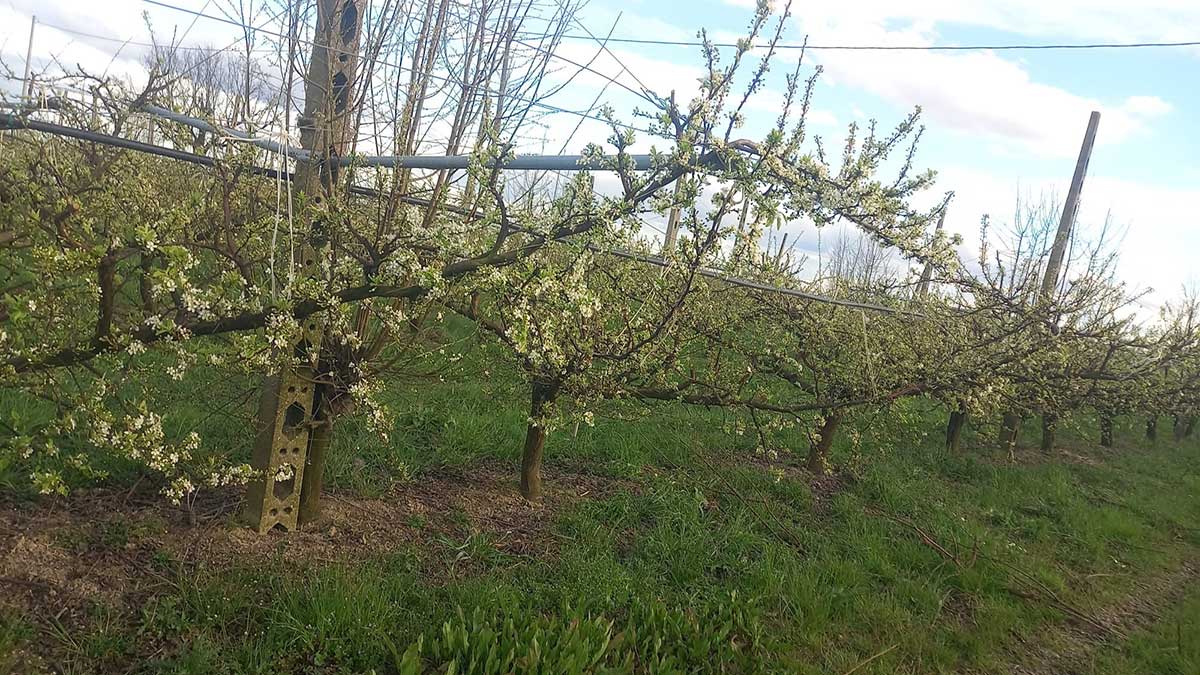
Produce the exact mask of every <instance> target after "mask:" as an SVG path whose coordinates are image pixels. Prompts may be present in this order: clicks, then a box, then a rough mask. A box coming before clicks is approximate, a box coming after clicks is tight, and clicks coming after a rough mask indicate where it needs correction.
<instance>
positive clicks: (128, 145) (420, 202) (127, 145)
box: [0, 113, 926, 318]
mask: <svg viewBox="0 0 1200 675" xmlns="http://www.w3.org/2000/svg"><path fill="white" fill-rule="evenodd" d="M205 124H207V123H205ZM209 126H211V125H209ZM0 129H28V130H30V131H38V132H41V133H45V134H51V135H54V136H65V137H68V138H75V139H78V140H81V141H88V142H91V143H98V144H101V145H108V146H112V147H116V148H122V149H125V150H133V151H135V152H143V153H146V154H150V155H157V156H159V157H166V158H167V159H174V160H178V161H182V162H188V163H191V164H199V165H201V166H207V167H210V168H212V167H215V166H216V165H217V160H215V159H213V158H212V157H205V156H204V155H198V154H195V153H192V152H187V151H185V150H176V149H175V148H166V147H163V146H161V145H153V144H150V143H143V142H142V141H135V140H132V139H129V138H121V137H119V136H112V135H109V134H103V133H100V132H97V131H89V130H87V129H77V128H75V127H69V126H65V125H62V124H54V123H52V122H42V121H39V120H31V119H28V118H24V117H21V116H19V115H13V114H8V113H0ZM212 129H217V127H212ZM218 132H219V130H218ZM448 159H453V158H448ZM505 168H510V167H507V166H506V167H505ZM575 168H580V167H575ZM247 170H248V171H250V173H253V174H256V175H260V176H267V177H270V178H280V177H282V178H286V179H289V180H290V179H291V174H290V173H289V172H287V171H279V170H276V169H270V168H267V167H261V166H253V165H251V166H249V167H247ZM350 192H351V193H352V194H355V195H357V196H361V197H378V196H381V194H382V193H380V192H379V191H378V190H374V189H371V188H367V187H361V186H353V185H352V186H350ZM400 200H401V201H403V202H405V203H407V204H413V205H415V206H429V205H430V202H429V200H427V199H421V198H419V197H408V196H403V195H402V196H401V197H400ZM547 241H558V242H560V243H561V242H563V241H565V240H561V239H550V240H547ZM585 248H587V249H588V250H590V251H593V252H596V253H601V254H604V255H611V256H615V257H618V258H625V259H627V260H633V261H635V262H640V263H643V264H647V265H656V266H659V267H669V266H670V265H671V263H670V261H668V260H666V259H664V258H660V257H657V256H650V255H644V254H641V253H635V252H633V251H628V250H625V249H620V248H612V249H606V248H600V247H599V246H596V245H595V244H586V245H585ZM697 272H698V273H699V274H700V275H701V276H704V277H707V278H710V279H716V280H718V281H723V282H725V283H727V284H730V285H733V286H739V287H742V288H749V289H753V290H759V291H764V292H767V293H775V294H778V295H784V296H788V297H793V298H799V299H802V300H808V301H812V302H821V303H825V304H829V305H838V306H841V307H850V308H854V309H861V310H867V311H872V312H879V313H884V314H902V315H906V316H915V317H922V318H924V317H925V316H926V315H924V314H921V313H919V312H913V311H909V310H903V309H897V308H895V307H886V306H884V305H876V304H872V303H869V302H856V301H854V300H839V299H837V298H830V297H827V296H824V295H818V294H816V293H808V292H805V291H801V290H797V289H794V288H786V287H782V286H772V285H770V284H764V283H761V282H758V281H754V280H752V279H745V278H743V277H735V276H732V275H729V274H725V273H724V272H721V271H720V270H715V269H713V268H711V267H701V268H699V269H698V270H697Z"/></svg>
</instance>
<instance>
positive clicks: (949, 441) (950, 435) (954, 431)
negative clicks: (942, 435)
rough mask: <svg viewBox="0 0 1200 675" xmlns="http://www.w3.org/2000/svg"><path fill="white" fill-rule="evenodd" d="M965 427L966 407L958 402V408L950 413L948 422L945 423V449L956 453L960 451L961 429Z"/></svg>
mask: <svg viewBox="0 0 1200 675" xmlns="http://www.w3.org/2000/svg"><path fill="white" fill-rule="evenodd" d="M965 426H967V407H966V406H965V405H963V403H962V402H959V404H958V407H957V408H955V409H954V410H951V411H950V420H949V421H948V422H947V423H946V449H947V450H949V451H950V452H954V453H957V452H959V451H960V449H961V448H960V443H961V441H962V431H963V427H965Z"/></svg>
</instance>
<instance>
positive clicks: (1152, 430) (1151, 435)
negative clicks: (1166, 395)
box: [1146, 417, 1158, 443]
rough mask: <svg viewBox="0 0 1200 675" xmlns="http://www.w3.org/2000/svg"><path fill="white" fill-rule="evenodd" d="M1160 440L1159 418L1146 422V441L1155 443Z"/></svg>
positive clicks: (1152, 418)
mask: <svg viewBox="0 0 1200 675" xmlns="http://www.w3.org/2000/svg"><path fill="white" fill-rule="evenodd" d="M1157 439H1158V417H1151V418H1150V419H1148V420H1146V440H1148V441H1150V442H1151V443H1153V442H1154V441H1155V440H1157Z"/></svg>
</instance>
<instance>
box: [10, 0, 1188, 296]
mask: <svg viewBox="0 0 1200 675" xmlns="http://www.w3.org/2000/svg"><path fill="white" fill-rule="evenodd" d="M227 2H228V0H224V3H227ZM224 3H223V0H171V4H175V5H178V6H182V7H187V8H190V9H194V10H201V9H203V10H205V11H206V12H208V13H211V14H218V13H219V11H218V10H219V7H220V5H222V4H224ZM775 4H776V5H781V4H782V3H781V2H779V0H776V2H775ZM752 5H753V2H752V0H689V1H687V2H675V1H672V0H606V1H605V2H599V1H598V0H593V2H592V3H591V4H589V5H588V6H586V7H585V8H584V10H583V12H582V14H581V15H580V23H581V24H582V26H581V27H580V28H579V30H573V31H572V32H573V33H575V34H580V33H582V32H583V30H584V28H586V30H587V31H590V32H592V33H596V34H607V33H609V32H610V31H611V33H612V35H613V36H614V37H625V38H638V39H654V40H679V41H695V39H696V34H697V31H698V30H700V29H702V28H703V29H706V30H707V31H708V32H709V34H710V35H711V36H712V37H713V38H714V39H717V40H722V41H723V40H732V39H734V38H736V37H737V36H738V35H739V34H740V33H741V31H743V30H744V27H745V26H746V25H747V23H748V21H749V20H750V17H751V15H752V12H753V7H752ZM35 13H36V14H37V15H38V19H39V26H38V27H37V29H36V32H35V34H34V43H33V44H34V48H33V54H34V58H33V65H34V69H35V70H37V69H39V68H42V67H45V65H46V64H47V63H48V62H49V61H50V60H51V58H52V57H53V58H56V59H57V60H58V61H60V62H62V63H67V64H75V63H78V64H81V65H83V66H85V67H87V68H88V69H90V70H93V71H108V72H109V73H110V74H113V75H118V76H124V77H133V78H136V77H137V76H138V74H139V72H142V69H141V67H140V66H139V65H138V64H139V61H140V57H141V53H140V52H139V50H138V49H137V48H136V47H131V46H128V45H127V46H124V47H122V45H121V44H120V43H119V42H117V41H116V39H131V40H134V41H144V40H147V39H148V37H149V35H150V31H151V30H153V32H154V33H155V34H156V35H158V36H160V37H165V36H170V35H172V34H175V35H184V34H186V38H185V39H184V40H183V42H184V44H197V45H212V46H225V45H228V44H230V43H232V42H234V41H235V40H237V39H238V37H239V36H238V31H237V29H236V28H234V27H232V26H228V25H224V24H221V23H218V22H215V21H211V20H208V19H203V18H201V19H194V17H193V16H191V15H188V14H185V13H182V12H177V11H172V10H170V9H166V8H162V7H158V6H154V5H151V4H148V3H145V2H143V1H142V0H104V1H103V2H100V1H90V2H82V1H80V0H0V59H2V61H3V63H4V65H5V67H7V68H8V69H9V70H10V71H13V73H15V75H16V76H17V77H19V76H20V75H21V72H20V71H21V70H22V69H23V67H24V59H25V48H26V44H27V40H28V37H29V25H30V16H31V15H32V14H35ZM792 15H793V16H792V18H791V19H789V20H788V22H787V23H786V25H785V33H784V41H785V42H788V43H799V42H801V41H802V40H803V39H804V38H805V36H807V39H808V43H809V44H811V45H925V46H928V45H980V44H982V45H997V44H1051V43H1109V42H1119V43H1129V42H1178V41H1195V40H1200V0H1140V2H1136V3H1135V2H1131V1H1130V0H1049V1H1048V0H907V1H906V2H894V1H893V0H837V1H832V2H831V1H816V0H809V1H806V2H800V1H797V2H795V3H794V7H793V9H792ZM147 24H149V26H152V28H150V27H148V25H147ZM63 29H65V30H63ZM68 31H73V32H68ZM80 33H87V34H89V35H81V34H80ZM103 38H110V39H103ZM596 52H597V49H596V45H595V44H594V43H592V42H589V41H586V40H567V41H565V42H564V44H563V45H562V47H561V48H560V54H561V55H562V56H565V57H569V58H571V59H573V60H575V61H581V62H582V61H591V60H592V59H593V58H594V57H596ZM797 55H798V54H797V52H794V51H793V52H786V53H784V54H783V55H782V57H781V59H780V61H779V62H778V64H777V65H776V66H775V67H774V68H773V70H772V73H771V76H770V78H769V81H768V86H767V89H766V90H765V91H763V92H761V93H760V94H759V95H758V96H756V98H755V99H754V100H752V103H751V104H750V106H749V109H748V123H747V129H746V135H747V137H753V136H754V133H755V131H756V130H757V129H761V128H765V125H768V124H769V123H770V121H772V120H773V119H774V117H775V115H777V114H778V110H779V106H780V103H781V101H782V94H781V92H782V79H783V73H784V72H785V71H790V70H791V69H792V67H793V66H794V59H795V57H796V56H797ZM818 64H819V65H820V66H821V67H822V68H823V70H824V72H823V74H822V76H821V78H820V79H819V81H818V85H817V87H816V90H815V96H814V102H813V109H812V111H811V113H810V117H809V124H810V128H811V129H812V131H813V133H816V134H819V135H820V136H821V137H822V139H823V140H824V142H825V143H826V145H827V147H831V148H836V147H840V145H841V143H842V140H843V138H844V136H845V133H846V128H847V125H849V124H850V123H851V122H858V123H859V124H865V123H866V122H867V121H868V120H872V119H874V120H877V121H878V123H879V125H880V127H881V128H884V129H886V128H890V127H892V126H894V125H895V124H897V123H898V122H900V121H901V120H903V119H904V117H905V116H906V115H907V114H908V113H910V112H911V111H912V110H913V109H914V107H916V106H920V108H921V110H922V122H923V124H924V125H925V133H924V136H923V137H922V143H921V148H920V150H919V152H918V155H917V165H918V166H919V167H921V168H931V169H934V170H935V171H936V172H937V174H938V179H937V184H936V187H935V188H934V189H933V190H932V191H931V192H930V193H929V194H927V195H924V196H923V197H922V198H921V199H922V200H923V205H932V204H933V203H936V202H937V201H938V200H940V199H941V198H942V196H943V195H944V194H945V193H946V192H953V193H954V198H953V201H952V202H951V205H950V208H949V210H948V212H947V217H946V226H947V228H948V229H949V230H950V231H952V232H955V233H959V234H961V235H963V237H964V240H965V243H964V245H963V248H962V255H963V256H964V257H969V256H972V255H973V254H974V253H973V252H974V251H975V250H976V249H977V237H978V231H979V222H980V219H981V217H982V216H984V215H985V214H988V215H990V217H991V219H992V221H993V223H995V224H997V225H1003V224H1004V223H1007V222H1009V221H1011V220H1012V212H1013V207H1014V203H1015V201H1016V199H1017V197H1018V195H1024V196H1025V198H1026V199H1033V200H1036V199H1040V198H1041V197H1042V196H1054V195H1056V196H1058V197H1059V198H1061V197H1063V196H1065V194H1066V192H1067V186H1068V184H1069V182H1070V179H1071V173H1072V171H1073V169H1074V166H1075V158H1076V155H1077V153H1078V151H1079V146H1080V143H1081V141H1082V137H1083V133H1084V129H1085V127H1086V124H1087V119H1088V115H1089V113H1090V111H1092V110H1098V111H1100V112H1101V115H1102V117H1101V121H1100V128H1099V133H1098V136H1097V141H1096V146H1095V149H1094V152H1093V155H1092V159H1091V163H1090V167H1089V173H1088V176H1087V180H1086V183H1085V186H1084V190H1083V201H1082V205H1081V208H1080V212H1079V221H1078V227H1079V228H1080V232H1081V234H1082V235H1083V236H1085V237H1087V236H1089V233H1091V234H1092V235H1094V234H1095V233H1097V232H1098V231H1099V228H1100V227H1101V226H1102V225H1103V223H1104V222H1105V220H1106V218H1109V219H1110V222H1111V223H1112V225H1113V226H1115V228H1116V231H1117V232H1118V233H1120V235H1121V236H1122V239H1121V240H1120V245H1121V266H1120V274H1121V277H1122V278H1123V279H1124V280H1126V281H1127V282H1128V283H1129V285H1130V286H1131V287H1132V288H1134V289H1151V292H1150V293H1149V294H1148V295H1147V296H1146V298H1145V300H1144V301H1143V303H1142V305H1143V308H1144V309H1146V310H1148V311H1152V310H1153V309H1154V308H1155V307H1156V306H1157V305H1158V304H1159V303H1162V302H1164V301H1167V300H1169V299H1171V298H1173V297H1177V296H1178V295H1179V293H1180V291H1181V288H1182V287H1183V285H1185V284H1188V285H1191V284H1196V285H1200V271H1196V270H1195V268H1194V265H1193V260H1194V259H1195V257H1196V253H1197V252H1200V208H1198V207H1197V205H1198V204H1200V162H1197V160H1196V157H1197V156H1198V155H1200V124H1197V120H1198V119H1200V48H1197V47H1177V48H1146V49H1087V50H1044V51H995V50H977V51H976V50H972V51H952V52H948V51H914V52H895V51H892V52H884V51H853V52H851V51H809V52H807V53H806V55H805V61H804V70H803V73H804V74H805V75H808V74H809V73H811V72H812V70H811V69H812V67H814V66H816V65H818ZM701 65H702V60H701V55H700V52H699V49H698V48H696V47H687V46H665V45H641V44H638V45H633V44H621V45H617V46H613V47H612V49H611V55H609V54H601V55H600V56H599V58H595V60H594V61H592V67H593V68H594V69H595V70H598V71H601V72H603V73H605V74H607V75H608V76H610V77H614V78H616V79H618V80H619V81H620V82H622V83H625V84H627V85H629V86H631V87H634V88H637V86H646V87H648V88H650V89H652V90H655V91H656V92H658V93H660V94H664V95H665V94H667V93H669V92H670V91H672V90H675V91H676V93H677V96H678V97H679V98H686V97H687V95H688V92H690V91H695V89H696V78H697V77H699V75H700V73H701ZM569 74H570V73H569V72H568V70H567V68H566V66H563V68H562V69H561V70H559V71H558V72H557V73H555V74H554V75H552V76H551V77H566V76H567V75H569ZM604 84H605V82H604V80H603V79H602V78H600V77H597V76H595V75H591V74H588V73H584V74H582V75H580V76H578V77H575V78H574V79H573V80H572V81H571V84H570V85H569V86H567V87H566V88H564V90H563V91H562V92H561V93H560V94H559V95H557V96H556V98H555V99H553V102H554V103H555V104H556V105H560V106H562V107H564V108H570V109H574V110H582V109H587V108H588V107H589V106H590V105H591V104H592V103H593V101H594V100H595V99H596V97H597V94H598V93H600V92H601V90H602V89H603V87H604ZM11 86H12V83H11V82H10V83H9V86H8V87H6V88H7V89H9V90H11ZM601 100H602V101H603V102H607V103H609V104H611V105H612V106H613V108H614V109H615V110H616V111H617V113H618V115H619V116H621V117H622V118H623V119H625V120H626V121H629V122H631V123H636V120H635V119H634V118H633V117H632V116H631V115H630V111H631V110H632V108H633V107H635V106H636V105H637V103H638V102H637V100H636V99H634V97H633V96H632V95H631V94H629V93H627V92H625V91H624V90H622V89H620V88H618V87H614V86H609V87H608V88H607V89H604V94H603V96H602V97H601ZM643 107H644V104H643ZM578 121H579V120H578V119H577V118H575V117H572V116H570V115H554V116H549V117H546V118H543V119H542V120H541V121H540V122H539V124H540V128H539V129H537V130H534V131H533V132H532V133H531V136H537V135H539V134H540V136H541V137H542V138H543V139H544V142H545V144H546V146H547V147H553V151H557V149H558V147H559V145H560V144H561V143H562V141H564V140H566V139H567V137H568V136H571V132H572V131H573V130H574V129H575V127H576V125H577V123H578ZM605 135H606V131H605V130H604V129H603V128H602V126H601V125H599V124H596V123H592V122H585V123H584V124H583V125H582V126H581V127H580V129H579V131H578V132H577V133H576V134H575V135H574V136H572V137H571V143H573V144H574V146H576V147H571V148H569V150H568V151H575V152H577V151H578V150H579V149H580V148H581V147H582V144H583V143H584V142H586V141H588V140H602V139H603V137H604V136H605ZM793 234H794V236H795V237H796V238H797V239H798V241H799V242H800V246H801V247H802V248H804V247H809V248H813V247H815V239H816V235H815V233H814V232H812V231H811V228H808V229H805V228H797V230H796V231H795V232H794V233H793Z"/></svg>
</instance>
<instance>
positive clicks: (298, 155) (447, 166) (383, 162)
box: [139, 104, 654, 171]
mask: <svg viewBox="0 0 1200 675" xmlns="http://www.w3.org/2000/svg"><path fill="white" fill-rule="evenodd" d="M139 109H140V110H141V111H142V112H145V113H148V114H151V115H154V116H156V117H162V118H164V119H168V120H171V121H173V122H178V123H180V124H186V125H187V126H190V127H194V128H196V129H200V130H202V131H207V132H210V133H213V134H216V135H218V136H229V137H232V138H236V139H239V140H243V141H246V142H248V143H250V144H252V145H254V146H255V147H258V148H262V149H263V150H267V151H269V152H274V153H278V154H286V155H287V156H288V157H291V158H292V159H295V160H297V161H300V162H307V161H309V160H310V159H311V157H312V154H311V153H310V152H309V151H307V150H303V149H300V148H293V147H287V148H285V147H284V146H283V145H281V144H280V143H277V142H275V141H272V140H270V139H266V138H259V137H255V136H252V135H250V134H248V133H246V132H244V131H238V130H236V129H226V128H225V127H219V126H216V125H215V124H212V123H210V122H206V121H204V120H202V119H200V118H198V117H192V116H190V115H184V114H182V113H177V112H175V111H173V110H168V109H166V108H162V107H159V106H156V105H149V104H145V105H142V106H140V108H139ZM625 157H628V158H629V159H630V160H632V162H633V167H632V168H633V169H634V170H636V171H648V170H650V169H651V168H653V166H654V162H653V157H652V156H651V155H625ZM471 160H472V157H471V156H470V155H377V156H375V155H351V156H349V157H339V158H338V164H339V165H341V166H351V165H353V166H378V167H383V168H388V169H430V170H453V169H466V168H468V167H469V166H470V164H471ZM496 164H497V163H496V162H492V163H491V164H489V165H487V166H489V167H491V168H495V167H496ZM499 168H501V169H508V170H513V171H611V170H613V169H612V168H611V167H607V166H601V165H599V164H598V163H597V161H596V160H595V159H593V158H590V157H587V156H586V155H516V156H514V157H512V158H510V159H507V160H505V161H503V162H500V163H499Z"/></svg>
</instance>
